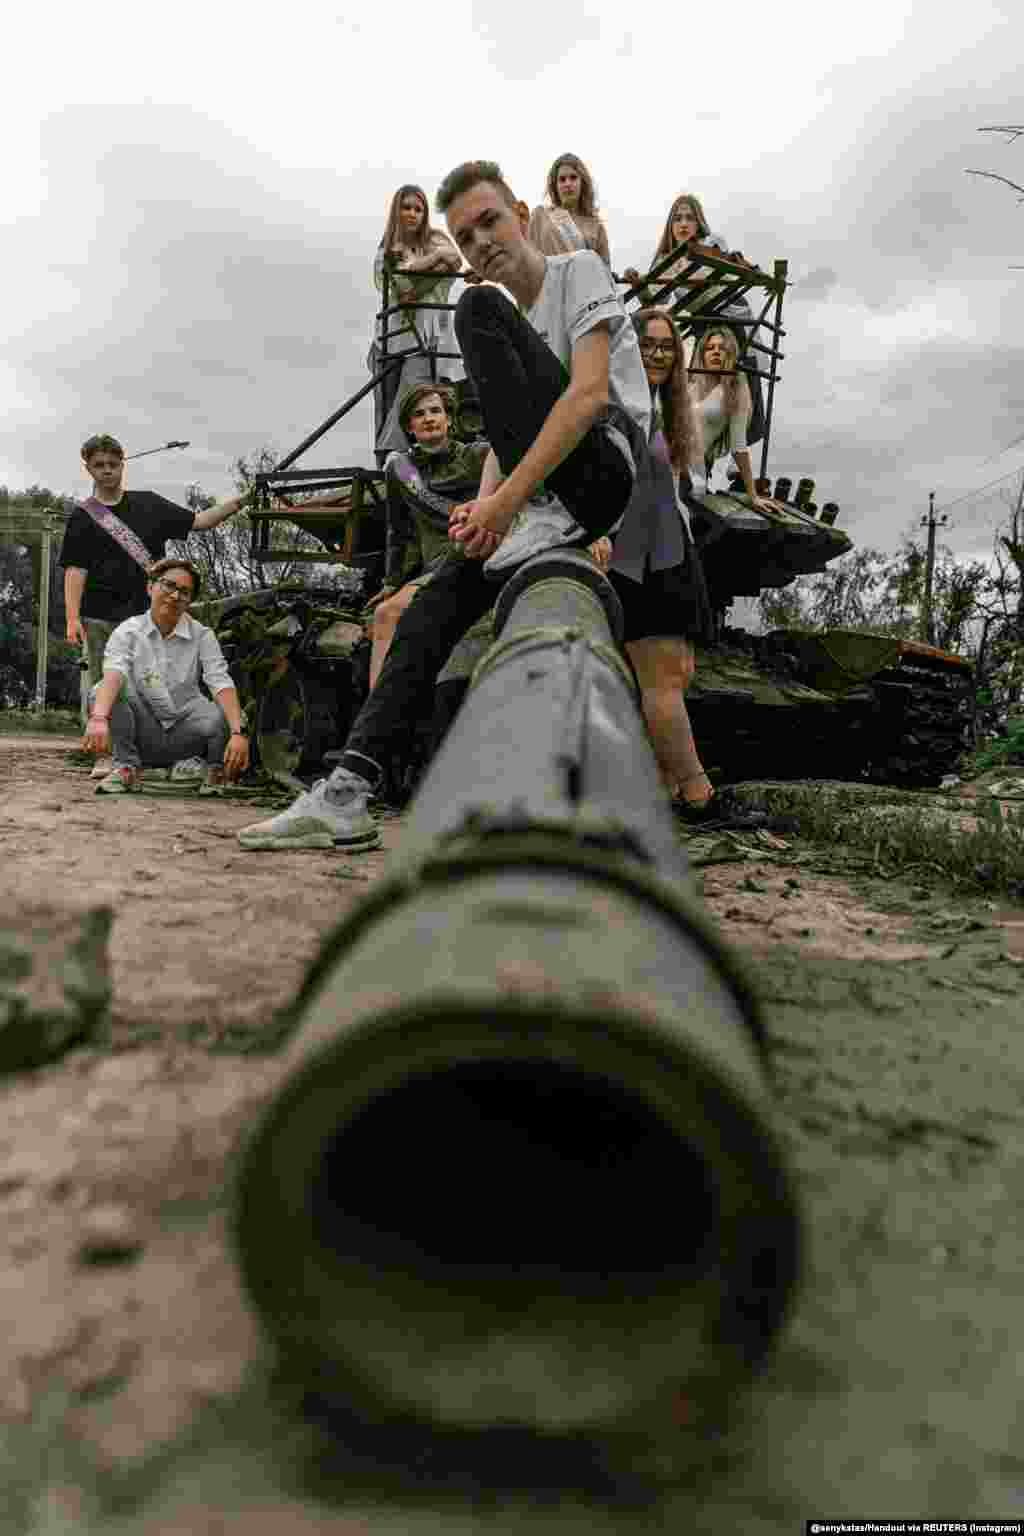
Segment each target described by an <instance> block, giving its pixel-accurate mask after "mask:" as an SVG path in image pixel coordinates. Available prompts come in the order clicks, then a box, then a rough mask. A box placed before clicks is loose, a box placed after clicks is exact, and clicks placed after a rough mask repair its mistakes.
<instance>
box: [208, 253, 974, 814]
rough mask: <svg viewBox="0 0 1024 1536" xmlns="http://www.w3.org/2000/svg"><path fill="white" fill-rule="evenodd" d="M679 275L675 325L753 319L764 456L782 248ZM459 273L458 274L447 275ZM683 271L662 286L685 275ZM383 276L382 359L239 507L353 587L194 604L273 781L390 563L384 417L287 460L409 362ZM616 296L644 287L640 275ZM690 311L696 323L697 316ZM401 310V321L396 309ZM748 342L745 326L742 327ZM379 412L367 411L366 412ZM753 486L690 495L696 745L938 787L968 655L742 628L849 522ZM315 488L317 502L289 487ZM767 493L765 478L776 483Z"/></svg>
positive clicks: (314, 767)
mask: <svg viewBox="0 0 1024 1536" xmlns="http://www.w3.org/2000/svg"><path fill="white" fill-rule="evenodd" d="M684 249H685V248H683V247H677V249H676V250H675V251H673V252H670V253H669V255H668V256H667V257H665V258H664V259H663V260H662V261H661V262H660V263H658V264H656V266H655V267H654V268H652V270H651V272H650V273H649V274H648V277H647V279H646V280H645V282H646V288H645V290H644V291H645V294H646V295H647V296H650V294H651V290H652V289H653V290H657V286H658V284H657V279H658V278H659V274H660V273H661V270H662V268H665V269H667V268H668V266H669V265H670V264H671V263H673V262H674V261H675V260H676V258H677V257H678V256H679V254H680V252H683V251H684ZM689 258H690V260H691V265H690V266H689V267H688V268H687V270H686V271H685V272H684V273H682V274H681V276H682V277H688V276H693V275H696V276H697V281H695V282H694V283H691V284H689V286H688V289H687V297H686V310H685V311H683V310H682V309H681V306H680V304H679V303H675V304H673V303H672V302H670V301H669V299H667V298H666V297H665V294H666V293H667V292H668V290H663V291H662V292H657V291H655V292H654V294H653V302H655V303H664V304H666V307H669V308H672V309H674V310H675V311H678V314H677V319H678V322H679V324H680V328H681V329H682V330H683V332H684V334H685V333H686V332H687V331H688V330H692V329H693V328H694V327H695V326H696V325H697V324H698V323H699V324H701V325H703V326H704V328H705V329H706V328H707V325H708V322H709V320H711V319H713V318H714V317H715V315H716V314H717V313H718V312H719V311H720V310H722V309H724V308H725V307H726V306H728V307H729V308H730V312H731V314H730V318H729V319H728V320H727V321H726V322H725V323H727V324H729V325H730V326H733V327H734V328H735V327H736V326H737V325H739V326H740V328H741V329H742V327H743V325H744V324H745V325H747V327H748V330H747V332H746V337H747V340H746V347H745V351H744V357H745V359H746V361H744V362H743V363H742V365H741V366H743V367H744V369H745V371H746V372H747V373H748V374H749V375H750V377H751V380H752V381H753V380H754V379H755V378H756V379H758V380H764V381H766V389H765V391H764V393H765V402H766V403H765V426H764V441H763V443H762V445H761V474H762V476H763V475H764V472H765V465H766V462H767V445H768V438H769V435H770V431H771V423H772V416H773V407H774V400H775V390H776V385H777V383H778V380H779V375H778V363H779V361H780V360H781V359H782V357H783V353H782V351H781V350H780V342H781V338H782V337H783V336H785V334H786V333H785V331H784V330H783V328H782V303H783V297H784V294H785V290H786V288H787V286H788V282H787V277H786V273H787V264H786V262H784V261H778V262H776V263H775V264H774V267H773V270H772V272H771V273H768V272H764V271H761V270H759V269H758V268H756V267H753V266H751V265H750V264H749V263H748V262H746V261H744V260H743V259H742V258H740V257H728V258H726V257H722V256H721V254H720V253H719V252H717V251H716V250H714V249H712V248H709V247H705V246H701V247H696V246H694V247H693V248H692V250H690V252H689ZM456 281H458V279H456ZM679 281H680V274H676V278H675V282H676V283H679ZM387 283H388V278H387V274H385V280H384V292H383V296H382V307H381V311H380V313H379V315H378V317H377V318H378V322H379V323H380V327H381V331H382V344H381V348H380V350H379V353H378V357H377V365H376V366H377V371H376V373H375V374H374V377H373V378H372V379H371V381H370V382H369V383H368V384H365V385H363V386H362V387H361V388H360V389H359V390H358V391H357V392H356V393H355V394H354V395H353V396H351V398H350V399H349V400H347V401H346V402H345V403H344V404H343V405H342V406H341V407H339V409H338V410H336V411H335V412H334V413H333V414H332V415H331V416H330V417H328V419H327V420H326V421H325V422H324V423H323V424H322V425H321V426H320V427H318V428H317V429H316V430H315V431H314V432H313V433H311V434H310V436H309V437H307V438H306V439H305V440H304V441H303V442H302V443H300V444H299V445H298V447H297V448H295V449H294V450H293V451H292V452H291V453H290V454H289V455H287V456H286V457H285V458H284V459H283V460H282V461H281V463H280V464H279V465H278V466H277V468H276V469H275V470H273V471H270V472H267V473H264V474H260V475H258V476H257V477H256V490H257V502H256V506H255V507H254V509H253V512H252V525H253V546H252V553H253V556H254V558H255V559H256V560H257V561H258V562H260V563H261V564H272V563H273V562H274V561H275V560H279V559H289V560H294V558H295V555H294V551H288V552H287V553H283V552H275V548H274V545H273V542H272V538H271V532H272V528H273V525H274V523H275V522H281V521H288V522H291V523H294V524H297V525H298V526H299V527H301V528H304V529H305V530H306V531H308V532H311V533H313V534H315V536H316V538H317V539H318V540H319V542H320V545H321V547H322V553H308V552H307V553H306V554H305V555H304V556H303V557H302V558H305V559H307V560H311V561H319V562H322V563H326V564H330V565H334V566H335V567H336V574H337V569H338V568H340V571H341V573H342V575H343V576H344V574H345V573H348V574H349V575H350V576H351V584H350V585H349V586H347V587H346V584H345V581H344V580H342V585H341V590H339V589H338V587H337V585H332V586H329V585H327V584H325V585H324V586H323V587H315V586H306V587H301V588H298V587H291V588H289V587H286V586H278V587H268V588H265V589H262V590H260V591H257V592H254V593H250V594H247V595H244V596H241V597H238V598H229V599H226V600H224V601H223V602H220V603H215V604H206V605H203V606H202V607H201V608H200V607H199V605H197V612H198V613H199V614H200V617H204V616H205V619H206V622H208V623H212V624H213V625H214V627H215V628H216V629H217V631H218V634H219V635H220V637H221V641H222V644H223V646H224V649H225V654H226V656H227V658H228V660H229V663H230V664H231V666H232V669H233V671H234V672H235V674H236V676H237V678H238V681H239V686H240V690H241V693H242V698H243V704H244V707H245V709H246V719H247V722H248V725H249V729H250V732H251V733H252V735H253V738H254V741H255V745H256V752H257V757H258V760H259V761H260V763H261V764H262V766H263V767H264V769H266V770H267V771H269V772H270V773H272V774H274V775H275V776H277V777H284V778H291V779H298V778H305V779H308V778H309V777H310V776H311V775H313V774H315V773H317V772H320V771H322V770H323V765H324V762H325V760H326V762H327V763H328V764H330V761H331V757H332V754H333V753H337V751H338V749H339V748H340V746H341V744H342V742H343V740H344V737H345V734H346V732H347V729H348V726H349V723H350V721H351V720H352V718H353V717H354V715H355V713H356V711H357V710H358V708H359V706H360V705H361V703H362V700H363V699H364V698H365V695H366V690H367V686H368V676H369V641H368V639H367V638H366V637H365V634H364V623H363V618H362V617H361V615H362V613H363V609H364V604H365V601H366V598H368V597H370V596H372V594H373V593H374V592H375V591H376V590H378V588H379V586H380V584H381V581H382V579H383V566H384V547H385V539H386V508H385V501H384V481H383V475H382V473H381V469H380V464H381V462H382V461H383V458H384V456H385V452H384V448H383V447H382V443H381V437H380V433H379V431H378V436H377V440H376V442H375V455H376V458H377V468H376V469H367V468H363V467H356V468H352V467H340V468H325V469H297V468H296V467H295V464H296V461H297V460H298V459H299V458H300V456H302V455H303V454H305V453H306V452H307V451H308V450H309V449H310V448H311V447H312V446H313V445H314V444H315V443H316V442H318V441H319V440H320V439H321V438H322V437H323V436H324V435H325V434H326V433H327V432H329V431H330V429H331V428H332V427H333V426H334V425H335V424H336V423H337V422H338V421H339V420H341V418H342V417H343V416H345V415H346V414H347V413H348V412H349V411H350V410H351V409H352V408H353V407H354V406H355V405H357V404H358V403H359V401H360V400H362V399H363V398H364V396H366V395H367V394H368V393H369V392H370V390H372V389H373V388H374V387H375V385H377V384H379V383H380V381H381V379H382V378H383V377H384V376H385V375H386V373H387V372H388V371H389V369H390V368H393V367H397V366H403V367H404V366H405V365H406V364H408V361H409V358H410V356H413V355H415V354H410V353H408V352H406V353H403V354H401V357H400V358H399V357H395V356H392V357H391V358H390V359H389V355H388V345H387V329H388V325H389V324H390V322H391V320H392V318H393V317H396V316H399V315H402V316H403V317H404V316H405V314H406V312H407V311H408V309H409V308H410V307H412V308H414V309H415V308H424V309H435V308H449V309H450V308H451V307H452V306H451V305H447V306H439V305H419V306H417V305H413V306H409V305H404V306H399V305H396V304H392V303H391V302H390V295H389V292H388V286H387ZM748 293H757V294H759V305H760V314H759V317H758V318H757V319H756V320H755V319H753V318H751V320H750V321H748V322H744V321H742V320H741V321H737V320H736V319H735V318H733V316H734V314H735V311H736V301H737V300H738V299H741V298H743V296H744V295H745V294H748ZM627 302H633V303H636V302H639V292H638V290H631V291H630V293H629V294H627ZM697 316H699V317H700V319H699V322H698V320H697V319H696V318H695V317H697ZM400 323H401V324H402V325H404V324H405V323H406V322H405V319H404V318H402V319H401V321H400ZM755 338H757V339H755ZM421 362H422V365H423V368H425V369H426V370H427V372H426V373H425V375H424V376H426V377H430V378H432V379H437V380H442V379H446V380H451V379H454V389H455V394H456V412H455V423H454V427H455V432H456V435H459V436H461V437H463V438H466V439H469V438H472V437H474V436H477V435H479V434H480V432H481V428H482V422H481V419H480V414H479V408H478V404H477V402H476V399H475V396H474V392H473V389H472V386H471V384H470V382H469V381H468V380H466V379H460V378H458V377H457V376H458V374H459V373H461V371H462V370H461V359H459V357H458V354H457V353H444V352H441V351H439V350H437V349H436V348H433V349H431V348H426V347H425V348H424V349H423V358H422V359H421ZM378 425H379V423H378ZM791 488H792V481H791V480H788V479H780V480H778V481H776V483H775V486H774V490H773V488H772V486H771V482H770V481H768V480H765V479H761V480H759V481H758V483H757V489H758V492H759V496H760V497H761V498H763V505H762V507H760V508H756V509H755V507H754V506H753V504H752V502H751V500H750V498H749V497H747V496H746V495H744V494H742V491H741V490H740V489H739V487H738V484H737V483H736V482H735V481H734V482H733V483H731V484H730V487H729V489H728V490H727V491H724V492H714V493H711V494H709V495H706V496H704V497H701V498H700V499H699V500H700V511H699V513H698V514H697V524H698V526H696V528H695V532H696V534H697V537H698V542H699V544H700V547H701V556H702V559H703V562H704V566H705V572H706V575H707V579H708V587H709V592H710V595H711V599H712V606H713V609H714V611H715V614H716V638H715V642H714V644H712V645H710V646H706V647H703V648H701V649H700V650H699V651H698V652H697V658H696V660H697V666H696V673H695V677H694V681H693V683H692V685H691V687H690V690H689V693H688V694H687V705H688V708H689V711H690V717H691V720H692V723H693V728H694V734H695V736H696V738H697V742H698V746H699V750H700V753H701V757H702V759H703V761H704V762H705V764H706V765H707V767H708V768H709V770H711V771H713V772H715V773H716V777H718V778H719V780H720V781H721V782H735V781H738V780H741V779H744V778H749V777H751V775H752V774H754V773H756V774H757V775H758V776H759V777H776V778H823V777H828V778H837V779H868V780H872V781H875V782H887V783H898V784H903V785H907V786H916V785H919V786H929V785H935V784H938V783H939V782H940V780H941V778H942V776H943V775H944V774H946V773H948V772H950V771H951V770H953V769H954V768H955V766H956V764H957V761H958V759H959V757H960V754H961V753H962V752H963V750H964V748H965V747H966V746H967V745H969V739H970V729H971V718H972V708H971V703H972V668H971V665H970V663H969V662H968V661H967V660H966V659H965V658H963V657H960V656H954V655H950V654H948V653H946V652H943V651H940V650H937V649H936V648H935V647H933V646H929V645H924V644H920V643H917V642H914V641H910V640H899V639H893V638H891V637H889V636H884V635H877V634H871V633H866V632H862V631H858V630H826V631H824V632H811V631H800V630H776V631H774V632H773V633H770V634H765V635H754V634H750V633H747V632H745V631H744V630H741V629H737V628H732V627H730V626H729V624H728V622H727V620H728V615H729V609H730V607H731V605H732V604H733V603H734V601H735V600H736V599H737V598H741V597H757V596H758V595H759V594H760V593H761V592H763V591H765V590H766V589H772V588H776V589H777V588H781V587H785V586H787V585H788V584H789V583H790V582H792V581H793V580H794V579H795V578H796V577H798V576H801V575H807V574H813V573H815V572H818V571H822V570H824V569H825V567H826V566H827V565H828V563H829V562H830V561H832V560H834V559H837V558H838V557H839V556H841V555H843V554H846V553H847V552H848V551H849V550H850V549H851V548H852V547H853V546H852V542H851V540H850V538H849V537H848V535H847V534H846V533H844V532H843V531H842V530H841V529H840V528H837V527H836V526H835V523H836V518H837V515H838V510H839V509H838V506H837V505H836V503H834V502H830V503H828V504H826V505H825V506H824V507H823V508H822V509H821V512H820V514H819V513H818V510H817V508H816V506H815V505H814V502H813V499H812V498H813V491H814V483H813V481H812V480H810V479H805V480H801V481H800V483H799V486H798V488H797V491H796V494H795V495H793V496H791V495H790V492H791ZM324 491H326V492H328V493H329V494H328V495H327V497H326V498H324V497H320V498H319V500H318V501H317V502H316V504H315V505H314V504H310V503H309V502H308V501H304V500H301V499H298V500H297V498H301V497H304V496H306V495H307V493H310V492H324ZM770 493H771V494H770ZM490 640H491V621H490V615H487V616H485V617H484V618H483V619H482V620H480V622H479V623H477V624H476V625H474V626H473V629H472V630H471V631H470V632H469V633H468V634H467V635H466V636H465V637H464V639H463V640H462V641H461V642H460V643H459V645H458V646H457V647H456V648H455V650H454V651H453V653H452V655H451V657H450V659H449V661H448V663H447V665H446V666H445V668H444V670H443V671H442V673H441V676H440V678H439V680H438V686H437V689H436V694H435V696H434V697H433V698H432V699H430V700H425V701H424V708H423V722H422V725H421V729H420V735H419V738H418V741H417V745H416V747H415V749H414V752H413V755H412V759H411V761H406V762H404V763H399V762H395V763H391V764H388V765H387V768H386V778H387V792H388V793H389V795H390V796H391V797H392V798H396V799H401V798H404V796H405V794H407V793H408V790H409V788H410V786H411V784H412V783H413V782H414V781H415V779H416V777H417V775H418V773H419V772H420V771H421V769H422V767H423V765H424V763H425V762H426V761H427V759H428V758H429V756H430V754H431V752H432V750H433V748H434V747H435V746H436V744H437V742H438V740H439V739H440V736H441V735H442V734H443V732H444V729H445V727H446V725H447V724H448V723H450V721H451V719H452V718H453V717H454V714H455V712H456V710H457V709H458V707H459V704H460V702H461V699H462V696H463V695H464V693H465V691H466V688H467V687H468V683H469V678H470V676H471V674H472V670H473V667H474V666H475V665H476V662H477V661H478V660H479V658H480V657H481V656H482V655H483V653H484V651H485V650H486V649H487V647H488V645H489V644H490Z"/></svg>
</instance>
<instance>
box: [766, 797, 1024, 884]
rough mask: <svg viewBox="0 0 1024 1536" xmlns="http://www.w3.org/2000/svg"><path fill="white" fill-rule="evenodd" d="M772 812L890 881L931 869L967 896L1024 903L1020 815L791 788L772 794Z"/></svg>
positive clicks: (1023, 817)
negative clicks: (986, 894)
mask: <svg viewBox="0 0 1024 1536" xmlns="http://www.w3.org/2000/svg"><path fill="white" fill-rule="evenodd" d="M772 811H773V813H775V814H777V815H781V816H784V817H786V818H787V820H788V821H789V822H790V823H791V824H792V830H793V831H794V832H795V833H796V834H797V835H798V836H800V837H805V838H807V839H808V841H809V842H814V843H826V844H831V845H833V846H834V845H835V844H836V843H842V844H845V845H846V846H847V847H853V848H857V849H859V850H863V851H866V852H868V853H870V854H872V855H873V858H874V863H875V864H876V865H878V866H879V867H880V868H884V869H887V870H888V871H889V872H891V873H897V874H898V873H899V872H901V871H902V870H907V871H911V870H914V869H917V868H921V867H931V868H932V869H934V870H936V871H938V872H941V874H942V875H943V876H944V877H945V878H946V879H948V880H949V881H951V882H952V883H953V884H954V885H956V886H959V887H961V888H962V889H963V890H965V891H967V892H981V891H996V892H1002V893H1004V894H1006V895H1007V896H1010V897H1011V898H1013V899H1014V900H1024V807H1021V808H1011V809H1010V810H1009V811H1008V812H1007V813H1006V814H1004V812H1003V809H1002V808H1001V806H1000V804H999V802H998V801H997V800H995V799H993V798H991V797H989V796H987V795H985V796H979V797H978V799H977V800H976V801H975V802H974V804H967V803H965V802H964V801H962V800H957V801H956V802H953V803H950V802H948V801H946V800H944V799H942V798H940V797H938V796H934V797H933V796H929V797H928V801H927V803H922V804H915V803H914V802H913V800H912V799H911V798H910V797H909V796H906V797H901V799H900V801H899V802H898V803H896V804H878V805H873V804H866V803H865V801H864V799H863V797H862V796H860V795H857V794H856V793H855V792H853V791H844V790H843V789H842V788H836V789H835V790H830V792H829V793H828V794H827V795H823V794H822V793H821V792H820V790H818V789H816V788H815V787H813V786H808V785H803V784H793V785H778V786H776V787H774V788H773V791H772ZM972 823H973V824H972Z"/></svg>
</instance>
